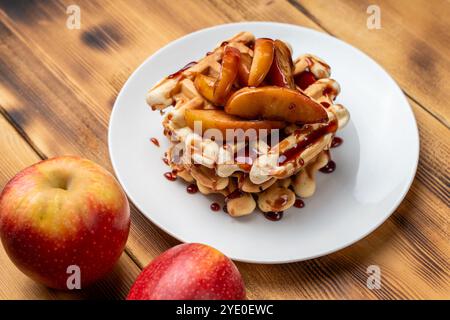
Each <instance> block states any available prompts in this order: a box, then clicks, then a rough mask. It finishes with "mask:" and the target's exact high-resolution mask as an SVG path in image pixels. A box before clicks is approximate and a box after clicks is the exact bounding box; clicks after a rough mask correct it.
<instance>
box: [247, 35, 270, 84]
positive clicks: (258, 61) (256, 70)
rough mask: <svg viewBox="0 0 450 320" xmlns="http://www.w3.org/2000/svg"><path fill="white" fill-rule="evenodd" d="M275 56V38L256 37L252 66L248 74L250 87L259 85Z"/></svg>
mask: <svg viewBox="0 0 450 320" xmlns="http://www.w3.org/2000/svg"><path fill="white" fill-rule="evenodd" d="M273 56H274V42H273V40H272V39H267V38H259V39H256V41H255V48H254V51H253V61H252V66H251V68H250V74H249V76H248V85H249V86H250V87H257V86H259V85H260V84H261V82H263V80H264V78H265V77H266V75H267V73H268V72H269V70H270V67H271V65H272V61H273Z"/></svg>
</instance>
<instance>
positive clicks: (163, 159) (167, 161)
mask: <svg viewBox="0 0 450 320" xmlns="http://www.w3.org/2000/svg"><path fill="white" fill-rule="evenodd" d="M162 161H163V162H164V163H165V164H166V166H168V165H169V159H167V158H162Z"/></svg>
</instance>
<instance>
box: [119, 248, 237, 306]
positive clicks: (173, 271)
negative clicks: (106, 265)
mask: <svg viewBox="0 0 450 320" xmlns="http://www.w3.org/2000/svg"><path fill="white" fill-rule="evenodd" d="M245 298H246V294H245V287H244V282H243V280H242V278H241V275H240V273H239V270H238V269H237V268H236V266H235V265H234V263H233V262H232V261H231V260H230V259H229V258H228V257H226V256H225V255H224V254H222V253H221V252H220V251H218V250H216V249H214V248H212V247H210V246H207V245H204V244H199V243H186V244H180V245H178V246H175V247H173V248H171V249H169V250H167V251H166V252H164V253H163V254H162V255H160V256H159V257H158V258H156V259H155V260H153V261H152V262H151V263H150V264H149V265H148V266H147V267H146V268H145V269H144V270H143V271H142V273H141V274H140V275H139V276H138V278H137V279H136V281H135V283H134V284H133V286H132V287H131V290H130V293H129V295H128V297H127V299H128V300H243V299H245Z"/></svg>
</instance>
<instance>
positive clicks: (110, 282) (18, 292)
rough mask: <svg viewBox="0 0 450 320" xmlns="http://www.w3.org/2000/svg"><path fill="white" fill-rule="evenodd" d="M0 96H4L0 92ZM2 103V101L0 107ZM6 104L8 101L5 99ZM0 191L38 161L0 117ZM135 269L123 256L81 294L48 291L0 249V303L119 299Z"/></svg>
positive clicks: (28, 147)
mask: <svg viewBox="0 0 450 320" xmlns="http://www.w3.org/2000/svg"><path fill="white" fill-rule="evenodd" d="M0 95H1V96H2V97H6V96H7V93H6V92H4V91H3V90H2V89H1V88H0ZM5 101H6V99H3V100H2V104H3V103H4V102H5ZM8 102H9V103H12V102H13V101H12V97H11V96H9V101H8ZM0 132H1V135H0V150H1V152H0V190H1V189H2V188H3V186H4V185H5V184H6V183H7V182H8V180H9V179H11V178H12V177H13V176H14V175H15V174H16V173H17V172H18V171H20V170H21V169H23V168H25V167H27V166H29V165H31V164H33V163H35V162H37V161H40V160H41V158H40V157H39V156H38V155H37V154H36V153H35V152H34V151H33V149H32V148H31V147H30V146H29V145H28V144H27V143H26V141H25V140H24V139H23V138H22V137H21V136H20V135H19V134H18V132H17V131H16V130H15V129H14V128H13V127H12V126H11V125H10V124H9V123H8V121H7V120H6V119H5V118H4V117H3V116H1V115H0ZM139 271H140V270H139V268H138V267H137V266H136V265H135V264H134V263H133V261H132V260H131V259H130V258H129V257H128V256H127V255H126V254H124V255H123V256H122V258H121V259H120V260H119V262H118V264H117V265H116V267H115V269H114V271H113V272H112V273H111V274H110V275H108V276H107V277H106V278H105V279H103V280H101V281H99V282H98V283H96V284H94V285H93V286H91V287H89V288H86V289H83V290H81V291H78V290H75V291H71V292H63V291H56V290H52V289H48V288H46V287H44V286H42V285H40V284H37V283H35V282H34V281H33V280H31V279H29V278H28V277H27V276H25V275H24V274H22V273H21V272H20V271H19V270H18V269H17V268H16V267H15V266H14V264H13V263H12V262H11V261H10V260H9V258H8V256H7V255H6V252H5V250H4V249H3V246H0V274H1V275H2V276H1V277H0V300H1V299H82V298H88V297H92V298H103V299H120V298H123V297H124V296H125V295H126V294H127V292H128V289H129V287H130V285H131V283H132V282H133V280H134V279H135V277H136V276H137V273H138V272H139Z"/></svg>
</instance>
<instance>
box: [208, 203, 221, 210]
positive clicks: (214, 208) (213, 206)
mask: <svg viewBox="0 0 450 320" xmlns="http://www.w3.org/2000/svg"><path fill="white" fill-rule="evenodd" d="M210 207H211V210H212V211H219V210H220V204H218V203H217V202H213V203H211V206H210Z"/></svg>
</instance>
